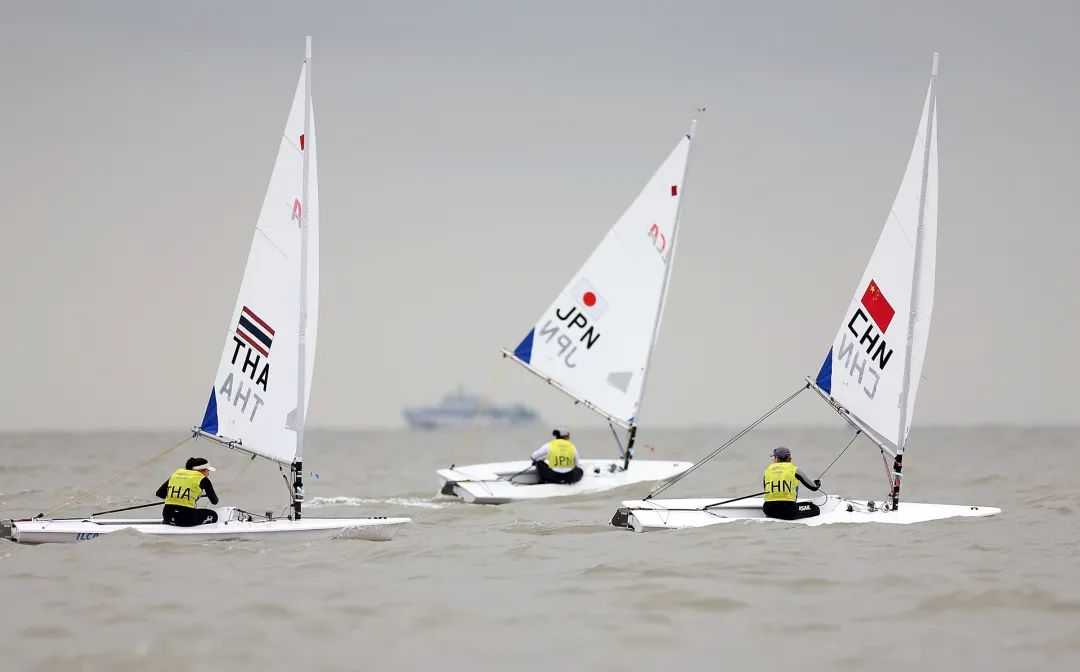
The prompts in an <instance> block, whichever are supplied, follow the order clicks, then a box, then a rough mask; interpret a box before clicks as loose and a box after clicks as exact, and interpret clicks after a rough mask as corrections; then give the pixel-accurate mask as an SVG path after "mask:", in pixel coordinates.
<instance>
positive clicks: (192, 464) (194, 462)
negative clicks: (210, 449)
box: [184, 457, 217, 471]
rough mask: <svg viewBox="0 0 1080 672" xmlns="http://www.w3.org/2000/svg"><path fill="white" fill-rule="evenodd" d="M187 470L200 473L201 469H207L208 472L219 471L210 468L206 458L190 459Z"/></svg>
mask: <svg viewBox="0 0 1080 672" xmlns="http://www.w3.org/2000/svg"><path fill="white" fill-rule="evenodd" d="M184 468H185V469H190V470H192V471H198V470H199V469H206V470H207V471H217V469H215V468H213V467H211V466H210V462H209V461H208V460H207V459H206V458H205V457H192V458H189V459H188V461H187V464H185V465H184Z"/></svg>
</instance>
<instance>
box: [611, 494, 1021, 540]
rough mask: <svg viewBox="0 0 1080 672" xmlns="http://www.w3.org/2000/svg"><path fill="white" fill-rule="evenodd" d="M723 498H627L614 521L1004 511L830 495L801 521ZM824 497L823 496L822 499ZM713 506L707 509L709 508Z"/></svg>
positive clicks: (865, 518)
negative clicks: (892, 506) (893, 504)
mask: <svg viewBox="0 0 1080 672" xmlns="http://www.w3.org/2000/svg"><path fill="white" fill-rule="evenodd" d="M725 499H730V498H725V497H715V498H712V499H651V500H633V501H624V502H623V503H622V508H620V509H619V510H618V511H616V512H615V515H614V517H612V520H611V523H612V525H615V526H616V527H624V528H626V529H629V530H632V531H634V532H651V531H655V530H675V529H682V528H687V527H707V526H709V525H719V524H722V523H733V522H737V521H747V520H750V521H770V522H775V523H788V524H796V525H806V526H809V527H816V526H818V525H830V524H836V523H884V524H890V525H910V524H912V523H924V522H928V521H932V520H944V519H946V518H958V517H963V518H982V517H986V516H993V515H996V514H999V513H1001V509H998V508H995V507H990V506H960V505H955V504H919V503H917V502H901V503H900V507H899V508H898V509H897V510H896V511H887V510H885V509H884V503H883V502H867V501H859V500H853V499H845V498H843V497H835V496H833V495H826V496H824V498H821V497H819V498H814V499H809V500H806V501H812V502H814V503H815V504H817V505H818V506H819V507H820V508H821V514H820V515H818V516H814V517H812V518H802V519H800V520H777V519H775V518H766V517H765V514H764V513H762V511H761V505H762V504H763V503H764V500H762V499H760V498H756V499H744V500H740V501H738V502H731V503H728V504H721V505H720V506H710V505H712V504H716V503H717V502H723V501H724V500H725ZM823 499H824V501H823ZM705 507H709V508H707V509H706V508H705Z"/></svg>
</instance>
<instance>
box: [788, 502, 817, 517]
mask: <svg viewBox="0 0 1080 672" xmlns="http://www.w3.org/2000/svg"><path fill="white" fill-rule="evenodd" d="M795 508H796V511H795V517H794V518H792V519H791V520H797V519H799V518H813V517H814V516H819V515H821V509H819V508H818V505H817V504H814V503H813V502H799V503H798V504H796V506H795Z"/></svg>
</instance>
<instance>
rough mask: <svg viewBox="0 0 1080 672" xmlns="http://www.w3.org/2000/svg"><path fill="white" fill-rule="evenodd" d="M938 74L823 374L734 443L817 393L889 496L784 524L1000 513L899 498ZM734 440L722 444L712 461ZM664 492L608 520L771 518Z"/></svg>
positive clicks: (925, 302) (925, 249)
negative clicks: (864, 441)
mask: <svg viewBox="0 0 1080 672" xmlns="http://www.w3.org/2000/svg"><path fill="white" fill-rule="evenodd" d="M937 72H938V55H937V54H934V60H933V67H932V70H931V76H930V86H929V90H928V91H927V95H926V102H925V103H924V105H923V109H922V117H921V119H920V121H919V128H918V132H917V133H916V138H915V145H914V147H913V149H912V151H911V157H910V159H909V160H908V165H907V170H906V171H905V172H904V177H903V180H902V182H901V184H900V189H899V192H898V193H897V195H896V200H895V201H894V202H893V206H892V210H891V211H890V212H889V216H888V217H887V218H886V221H885V226H884V229H883V230H882V232H881V236H880V238H879V239H878V242H877V246H876V247H875V248H874V253H873V255H872V256H871V257H870V263H869V264H868V265H867V267H866V271H865V272H864V273H863V276H862V279H861V280H860V281H859V284H858V285H857V286H856V291H855V295H854V297H853V298H852V300H851V302H850V303H849V305H848V308H847V310H846V311H845V313H844V316H843V319H842V320H841V322H840V328H839V330H838V331H837V333H836V337H835V338H834V339H833V343H832V346H831V347H830V348H829V352H828V354H827V355H826V357H825V361H824V363H823V364H822V365H821V368H820V370H819V371H818V374H817V375H816V376H815V377H813V378H806V380H805V385H804V386H803V387H801V388H800V389H799V390H798V391H796V392H795V393H794V394H792V395H791V396H790V397H788V398H787V399H786V400H785V401H783V402H781V404H779V405H778V406H777V407H774V408H773V409H772V410H770V411H769V412H768V413H766V414H765V415H764V416H762V417H761V418H759V419H758V420H757V421H755V422H754V423H753V424H751V425H750V427H748V428H747V430H744V432H742V433H740V434H739V435H736V436H735V437H734V439H733V441H734V440H737V439H738V438H740V436H742V435H743V434H745V432H746V431H748V430H750V429H752V428H753V427H755V426H756V425H757V424H759V423H760V422H762V421H764V420H765V419H766V418H768V417H769V416H770V415H771V414H772V413H774V412H776V411H777V410H779V408H780V407H782V406H783V405H784V404H786V403H787V402H789V401H791V400H792V399H793V398H795V396H797V395H798V394H799V393H800V392H802V391H805V390H813V391H814V392H816V393H817V394H818V395H820V397H821V398H822V399H824V400H825V401H826V402H827V403H828V404H829V405H830V406H831V407H832V408H833V409H834V410H835V411H836V412H837V413H839V414H840V416H841V417H842V418H843V419H844V420H845V421H846V422H847V423H848V424H849V425H850V426H851V428H853V429H854V431H855V435H854V437H853V438H852V442H854V440H855V439H856V438H857V437H858V436H859V435H862V436H866V437H867V438H869V439H870V441H872V442H873V443H874V444H876V446H877V447H878V449H879V450H880V453H881V457H882V460H883V462H884V464H885V470H886V473H887V474H888V490H887V493H888V494H887V496H886V497H885V498H884V499H883V500H881V501H873V500H871V501H866V500H855V499H850V498H844V497H837V496H834V495H830V494H824V495H820V496H819V497H818V498H817V499H816V500H810V501H813V503H814V504H817V505H818V506H819V508H820V511H821V512H820V515H817V516H813V517H809V518H802V519H798V520H794V521H785V522H791V523H799V524H803V525H825V524H829V523H893V524H909V523H918V522H924V521H931V520H941V519H944V518H954V517H958V516H959V517H982V516H992V515H995V514H997V513H1000V512H1001V509H998V508H994V507H987V506H958V505H948V504H919V503H910V502H904V503H903V504H901V502H900V484H901V475H902V466H903V458H904V451H905V448H906V445H907V439H908V434H909V432H910V430H911V421H912V413H913V411H914V405H915V393H916V392H917V391H918V387H919V380H920V378H921V374H922V368H923V356H924V354H925V353H926V343H927V337H928V335H929V332H930V317H931V313H932V312H933V305H934V271H935V263H936V259H937V209H938V208H937V204H938V158H937V153H938V140H937V89H936V81H937ZM731 443H732V442H731V441H729V442H728V444H725V446H721V448H720V449H718V450H717V451H714V452H713V455H715V454H718V453H719V452H721V451H722V450H723V449H724V448H726V447H727V445H730V444H731ZM850 445H851V444H850V443H849V444H848V446H850ZM845 450H846V448H845ZM842 454H843V453H842V452H841V455H842ZM710 457H711V456H710ZM839 457H840V456H837V459H839ZM706 459H708V458H706ZM834 462H835V460H834ZM701 463H702V462H699V463H698V464H701ZM830 466H831V465H830ZM666 485H670V484H666ZM664 489H666V488H665V487H664V486H661V487H660V488H657V489H655V490H654V491H653V493H651V494H650V495H649V496H648V497H646V498H645V499H644V500H635V501H624V502H623V503H622V507H621V508H619V509H618V510H617V511H616V513H615V515H614V517H613V518H612V520H611V523H612V524H613V525H615V526H617V527H625V528H628V529H631V530H634V531H637V532H642V531H649V530H662V529H674V528H683V527H703V526H707V525H716V524H719V523H727V522H732V521H737V520H770V519H767V518H766V517H765V515H764V514H763V513H762V510H761V507H762V504H763V501H764V500H763V499H762V498H760V497H758V496H756V495H749V496H746V497H736V498H723V497H711V498H705V499H700V498H699V499H655V498H654V496H655V495H657V494H659V493H660V492H662V491H663V490H664ZM764 494H765V493H758V495H764Z"/></svg>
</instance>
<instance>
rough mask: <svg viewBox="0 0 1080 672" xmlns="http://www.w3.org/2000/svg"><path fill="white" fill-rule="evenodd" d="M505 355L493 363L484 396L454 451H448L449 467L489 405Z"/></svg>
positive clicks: (452, 465)
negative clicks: (492, 369) (493, 369)
mask: <svg viewBox="0 0 1080 672" xmlns="http://www.w3.org/2000/svg"><path fill="white" fill-rule="evenodd" d="M503 359H505V357H500V358H499V363H498V364H496V365H495V372H494V373H492V374H491V378H489V379H488V383H487V385H486V386H485V388H484V396H483V397H482V398H481V399H480V405H479V406H478V407H477V408H476V412H475V413H474V414H473V416H472V418H471V419H470V420H469V424H468V425H466V427H465V433H464V434H462V435H461V439H459V440H458V442H457V445H456V446H454V452H452V453H450V468H451V469H453V468H454V466H455V465H456V464H457V461H458V455H460V454H461V451H462V449H463V448H464V447H465V444H466V443H467V442H468V441H470V440H471V439H472V436H473V432H474V430H475V429H476V423H477V421H478V420H479V419H480V416H481V415H482V414H483V412H484V411H486V410H487V408H488V406H490V405H491V395H492V394H494V392H495V384H496V383H497V382H498V381H499V375H500V374H501V373H502V370H503V368H505V367H503V365H502V360H503Z"/></svg>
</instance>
